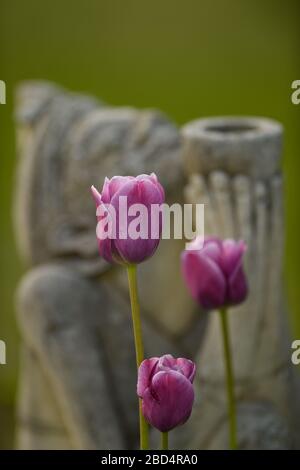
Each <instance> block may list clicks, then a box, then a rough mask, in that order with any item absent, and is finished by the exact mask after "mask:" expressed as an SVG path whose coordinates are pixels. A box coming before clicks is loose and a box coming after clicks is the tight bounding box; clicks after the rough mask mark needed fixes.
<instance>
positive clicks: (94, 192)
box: [91, 186, 102, 207]
mask: <svg viewBox="0 0 300 470" xmlns="http://www.w3.org/2000/svg"><path fill="white" fill-rule="evenodd" d="M91 193H92V196H93V199H94V201H95V204H96V207H98V206H99V205H100V204H101V203H102V199H101V194H100V193H99V192H98V190H97V189H96V188H95V186H91Z"/></svg>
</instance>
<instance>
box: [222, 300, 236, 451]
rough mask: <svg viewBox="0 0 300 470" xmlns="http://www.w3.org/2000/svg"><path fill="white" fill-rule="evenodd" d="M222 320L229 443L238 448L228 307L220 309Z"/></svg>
mask: <svg viewBox="0 0 300 470" xmlns="http://www.w3.org/2000/svg"><path fill="white" fill-rule="evenodd" d="M219 313H220V320H221V327H222V335H223V348H224V362H225V369H226V388H227V404H228V420H229V443H230V448H231V449H232V450H235V449H237V425H236V406H235V397H234V377H233V369H232V360H231V352H230V339H229V329H228V321H227V310H226V308H223V309H220V310H219Z"/></svg>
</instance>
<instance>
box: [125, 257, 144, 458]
mask: <svg viewBox="0 0 300 470" xmlns="http://www.w3.org/2000/svg"><path fill="white" fill-rule="evenodd" d="M136 271H137V269H136V265H135V264H130V265H128V266H127V275H128V285H129V295H130V303H131V313H132V324H133V334H134V344H135V354H136V366H137V371H138V369H139V366H140V364H141V362H142V361H143V360H144V346H143V339H142V325H141V314H140V305H139V300H138V289H137V273H136ZM139 423H140V449H141V450H145V449H148V448H149V428H148V424H147V422H146V420H145V418H144V415H143V412H142V400H141V399H139Z"/></svg>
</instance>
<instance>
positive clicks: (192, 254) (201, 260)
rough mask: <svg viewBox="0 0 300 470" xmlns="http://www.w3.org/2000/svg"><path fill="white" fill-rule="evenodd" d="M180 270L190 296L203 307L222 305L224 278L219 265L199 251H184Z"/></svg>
mask: <svg viewBox="0 0 300 470" xmlns="http://www.w3.org/2000/svg"><path fill="white" fill-rule="evenodd" d="M181 260H182V272H183V276H184V278H185V281H186V284H187V286H188V288H189V290H190V292H191V295H192V297H193V298H194V299H195V300H196V301H198V302H199V303H200V305H201V306H202V307H203V308H204V309H214V308H218V307H220V306H222V305H224V302H225V294H226V280H225V278H224V275H223V273H222V271H221V269H220V268H219V266H218V265H217V264H216V263H215V262H214V261H213V260H212V259H210V258H209V257H207V256H204V255H202V250H200V251H197V252H196V251H184V252H183V254H182V258H181Z"/></svg>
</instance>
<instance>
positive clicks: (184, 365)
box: [177, 357, 196, 383]
mask: <svg viewBox="0 0 300 470" xmlns="http://www.w3.org/2000/svg"><path fill="white" fill-rule="evenodd" d="M177 366H178V369H179V371H180V372H181V373H182V374H183V375H184V376H185V377H186V378H187V379H188V380H189V381H190V382H191V383H193V381H194V378H195V375H196V364H195V363H194V362H193V361H190V360H189V359H185V358H183V357H179V358H178V359H177Z"/></svg>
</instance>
